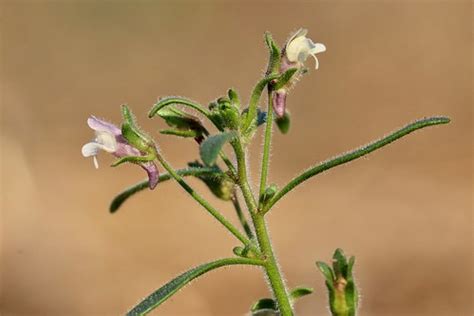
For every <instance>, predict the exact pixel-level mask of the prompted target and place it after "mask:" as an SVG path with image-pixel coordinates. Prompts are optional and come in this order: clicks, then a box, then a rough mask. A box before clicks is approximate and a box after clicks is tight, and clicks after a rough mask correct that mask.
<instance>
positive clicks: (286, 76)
mask: <svg viewBox="0 0 474 316" xmlns="http://www.w3.org/2000/svg"><path fill="white" fill-rule="evenodd" d="M297 71H298V68H290V69H288V70H287V71H285V72H284V73H282V74H281V76H280V77H279V78H278V81H277V82H276V84H275V86H274V87H273V89H274V90H278V89H281V88H283V87H284V86H286V85H287V83H288V82H290V80H291V78H293V76H294V75H295V74H296V72H297Z"/></svg>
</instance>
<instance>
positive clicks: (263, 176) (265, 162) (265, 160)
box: [259, 88, 273, 207]
mask: <svg viewBox="0 0 474 316" xmlns="http://www.w3.org/2000/svg"><path fill="white" fill-rule="evenodd" d="M272 103H273V98H272V91H271V89H270V88H269V89H268V107H267V122H266V123H265V124H266V125H265V140H264V144H263V156H262V167H261V173H260V192H259V193H260V197H261V196H263V194H264V193H265V189H266V187H267V177H268V169H269V167H270V147H271V143H272V127H273V104H272ZM259 200H260V199H259ZM259 207H260V205H259Z"/></svg>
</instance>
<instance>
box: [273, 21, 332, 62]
mask: <svg viewBox="0 0 474 316" xmlns="http://www.w3.org/2000/svg"><path fill="white" fill-rule="evenodd" d="M307 33H308V30H306V29H299V30H298V31H297V32H296V33H295V34H293V36H291V37H290V39H289V40H288V42H287V43H286V45H285V48H284V51H283V57H284V59H286V60H284V61H285V62H286V65H282V66H286V67H287V68H289V67H294V66H297V67H302V66H303V64H304V62H305V61H306V59H307V58H308V57H309V56H310V55H311V56H313V58H314V60H315V61H316V65H315V68H316V69H318V68H319V61H318V58H317V57H316V54H319V53H322V52H324V51H326V46H324V44H321V43H316V44H315V43H313V41H312V40H311V39H309V38H307V37H306V34H307ZM284 64H285V63H284Z"/></svg>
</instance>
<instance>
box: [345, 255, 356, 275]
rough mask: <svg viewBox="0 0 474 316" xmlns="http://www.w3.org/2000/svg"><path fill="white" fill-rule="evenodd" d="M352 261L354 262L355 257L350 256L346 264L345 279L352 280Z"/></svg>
mask: <svg viewBox="0 0 474 316" xmlns="http://www.w3.org/2000/svg"><path fill="white" fill-rule="evenodd" d="M354 263H355V257H354V256H352V257H351V258H350V259H349V263H348V264H347V277H346V278H347V279H348V280H352V268H353V267H354Z"/></svg>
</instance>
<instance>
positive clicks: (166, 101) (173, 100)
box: [148, 97, 209, 118]
mask: <svg viewBox="0 0 474 316" xmlns="http://www.w3.org/2000/svg"><path fill="white" fill-rule="evenodd" d="M172 104H181V105H184V106H187V107H190V108H192V109H195V110H196V111H198V112H200V113H202V114H204V115H205V116H207V117H209V111H208V110H207V109H205V108H204V107H203V106H202V105H200V104H199V103H197V102H194V101H192V100H189V99H186V98H182V97H165V98H162V99H160V100H159V101H158V102H157V103H155V105H153V107H152V108H151V110H150V112H148V117H149V118H152V117H154V116H155V115H156V114H157V113H158V111H160V110H161V109H163V108H164V107H166V106H168V105H172Z"/></svg>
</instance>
